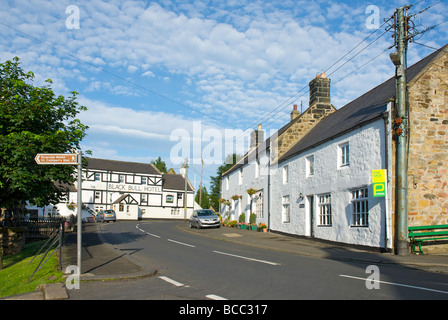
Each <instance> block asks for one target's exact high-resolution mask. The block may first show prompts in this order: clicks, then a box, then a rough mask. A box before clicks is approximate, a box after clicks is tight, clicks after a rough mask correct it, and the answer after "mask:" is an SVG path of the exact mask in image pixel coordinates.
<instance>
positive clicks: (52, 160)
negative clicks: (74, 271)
mask: <svg viewBox="0 0 448 320" xmlns="http://www.w3.org/2000/svg"><path fill="white" fill-rule="evenodd" d="M34 160H35V161H36V163H37V164H42V165H51V164H55V165H60V164H63V165H78V210H77V215H78V228H77V233H78V235H77V236H78V237H77V238H78V239H77V241H78V252H77V257H78V261H77V267H78V276H79V275H81V247H82V242H81V240H82V238H81V230H82V229H81V226H82V199H81V197H82V178H81V176H82V152H81V151H78V153H38V154H37V155H36V157H35V158H34Z"/></svg>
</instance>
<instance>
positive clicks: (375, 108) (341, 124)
mask: <svg viewBox="0 0 448 320" xmlns="http://www.w3.org/2000/svg"><path fill="white" fill-rule="evenodd" d="M445 48H448V45H445V46H444V47H442V48H440V49H439V50H437V51H435V52H433V53H432V54H430V55H428V56H427V57H425V58H424V59H422V60H420V61H419V62H417V63H415V64H414V65H412V66H411V67H409V68H408V69H407V82H408V83H409V82H410V81H411V80H412V79H414V77H416V76H417V75H418V74H419V73H420V72H422V71H423V70H424V69H425V67H426V66H427V65H428V64H429V63H430V62H431V61H433V60H434V59H435V58H436V57H437V55H438V54H439V53H441V52H442V51H444V49H445ZM394 97H395V76H394V77H392V78H390V79H389V80H387V81H385V82H383V83H382V84H380V85H379V86H377V87H375V88H374V89H372V90H370V91H369V92H367V93H365V94H364V95H362V96H360V97H359V98H357V99H355V100H353V101H352V102H350V103H348V104H347V105H345V106H344V107H342V108H340V109H338V110H337V111H335V112H334V113H332V114H330V115H328V116H326V117H325V118H323V119H322V120H321V121H320V122H319V123H318V124H316V126H315V127H314V128H313V129H311V130H310V132H308V133H307V134H306V135H305V136H304V137H303V138H302V139H300V140H299V141H298V142H297V143H296V144H295V145H294V146H293V147H292V148H291V149H290V150H288V151H287V152H286V153H285V154H284V155H283V156H282V157H281V158H280V159H279V161H278V162H279V163H280V162H282V161H285V160H287V159H288V158H291V157H293V156H295V155H297V154H298V153H300V152H303V151H305V150H307V149H309V148H312V147H314V146H317V145H319V144H321V143H323V142H325V141H327V140H329V139H332V138H335V137H337V136H340V135H342V134H344V133H346V132H348V131H350V130H353V129H355V128H357V127H359V126H361V125H364V124H367V123H368V122H370V121H373V120H375V119H377V118H378V117H381V116H382V114H383V113H384V112H385V111H386V108H387V103H388V101H389V100H390V99H392V98H394Z"/></svg>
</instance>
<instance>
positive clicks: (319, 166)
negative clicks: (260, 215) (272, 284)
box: [271, 119, 390, 248]
mask: <svg viewBox="0 0 448 320" xmlns="http://www.w3.org/2000/svg"><path fill="white" fill-rule="evenodd" d="M347 142H348V143H349V149H350V165H349V166H345V167H338V160H339V158H338V157H340V154H339V152H338V148H339V145H341V144H343V143H347ZM385 145H386V140H385V130H384V120H382V119H379V120H377V121H375V122H372V123H370V124H367V125H365V126H363V127H361V128H357V129H355V130H353V131H351V132H349V133H347V134H345V135H343V136H340V137H337V138H335V139H333V140H331V141H328V142H325V143H323V144H321V145H319V146H317V147H315V148H313V149H310V150H308V151H306V152H303V153H301V154H299V155H297V156H295V157H293V158H290V159H288V160H286V161H284V162H282V163H279V164H278V170H277V172H276V173H275V174H273V175H272V176H271V180H272V183H271V229H272V230H277V231H281V232H285V233H290V234H295V235H303V236H310V235H311V233H312V232H313V235H314V237H316V238H320V239H325V240H330V241H336V242H342V243H348V244H356V245H364V246H371V247H383V248H384V247H385V246H386V244H387V243H388V242H387V241H386V237H388V236H387V234H386V230H387V228H386V219H390V217H389V214H386V199H385V198H374V197H373V190H372V170H375V169H386V147H385ZM311 155H314V175H312V176H307V157H309V156H311ZM284 166H288V175H289V176H288V182H287V183H286V184H284V183H283V170H282V168H283V167H284ZM363 186H367V188H368V205H369V224H368V227H355V226H352V210H353V209H352V203H351V199H352V192H351V191H352V190H353V189H356V188H361V187H363ZM328 193H329V194H331V208H332V224H331V226H318V221H319V210H318V205H317V203H318V196H319V195H321V194H328ZM300 194H302V195H303V199H300V198H299V195H300ZM288 195H289V199H290V221H289V222H283V221H282V220H283V219H282V200H283V197H284V196H288ZM310 197H313V206H314V221H313V224H311V221H312V220H311V216H310V211H311V208H310V206H311V201H310ZM389 237H390V235H389Z"/></svg>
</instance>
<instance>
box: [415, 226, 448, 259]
mask: <svg viewBox="0 0 448 320" xmlns="http://www.w3.org/2000/svg"><path fill="white" fill-rule="evenodd" d="M408 229H409V237H410V238H411V240H412V251H413V252H415V245H416V244H418V247H419V250H420V252H421V253H423V250H422V247H421V245H422V243H423V242H425V241H434V240H448V224H442V225H430V226H415V227H409V228H408ZM445 229H446V230H445ZM428 230H441V231H428ZM437 236H442V237H437ZM435 237H437V238H435Z"/></svg>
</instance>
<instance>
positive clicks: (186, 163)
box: [184, 158, 194, 221]
mask: <svg viewBox="0 0 448 320" xmlns="http://www.w3.org/2000/svg"><path fill="white" fill-rule="evenodd" d="M184 178H185V197H184V221H185V220H187V190H188V189H187V186H188V182H187V180H188V158H186V159H185V177H184ZM193 200H194V199H193Z"/></svg>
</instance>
